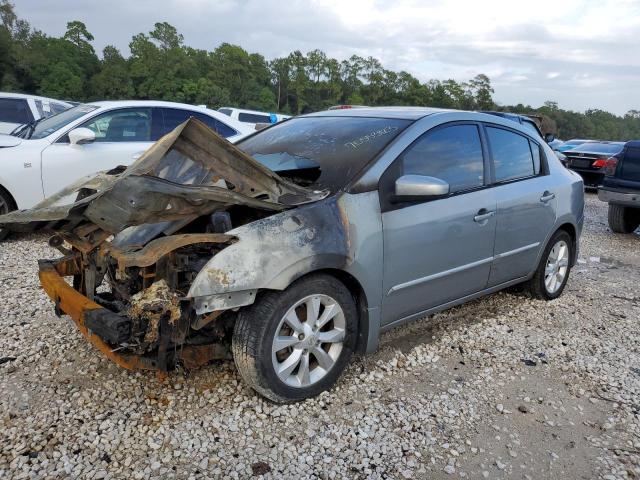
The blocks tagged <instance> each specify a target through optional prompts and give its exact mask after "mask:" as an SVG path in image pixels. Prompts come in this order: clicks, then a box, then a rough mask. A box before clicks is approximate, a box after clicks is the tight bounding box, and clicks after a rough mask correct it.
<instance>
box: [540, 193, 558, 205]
mask: <svg viewBox="0 0 640 480" xmlns="http://www.w3.org/2000/svg"><path fill="white" fill-rule="evenodd" d="M554 198H556V194H555V193H551V192H544V193H543V194H542V196H541V197H540V201H541V202H542V203H547V202H550V201H551V200H553V199H554Z"/></svg>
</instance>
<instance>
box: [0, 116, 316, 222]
mask: <svg viewBox="0 0 640 480" xmlns="http://www.w3.org/2000/svg"><path fill="white" fill-rule="evenodd" d="M327 194H328V192H324V191H315V190H311V189H308V188H305V187H302V186H299V185H296V184H295V183H292V182H290V181H287V180H285V179H283V178H281V177H280V176H278V175H277V174H275V173H274V172H273V171H271V170H269V169H268V168H267V167H265V166H264V165H262V164H261V163H259V162H257V161H256V160H254V159H253V158H252V157H250V156H249V155H247V154H246V153H244V152H243V151H242V150H240V149H239V148H237V147H235V146H234V145H233V144H231V143H229V142H228V141H226V140H224V139H222V138H221V137H220V136H218V135H217V134H216V133H215V132H213V131H212V130H211V129H209V128H208V127H207V126H206V125H205V124H204V123H202V122H200V121H199V120H197V119H193V118H191V119H189V120H187V121H186V122H185V123H183V124H181V125H179V126H178V127H177V128H176V129H175V130H174V131H172V132H171V133H169V134H167V135H166V136H164V137H163V138H161V139H160V140H158V141H157V142H156V143H155V144H154V145H152V146H151V147H150V148H149V150H147V151H146V152H145V154H144V155H143V156H142V157H140V159H138V160H137V161H136V162H135V163H133V164H132V165H131V166H129V167H128V168H126V169H123V168H120V169H115V170H113V171H110V172H102V173H99V174H97V175H95V176H93V177H91V178H85V179H82V180H79V181H77V182H75V183H73V184H71V185H69V186H68V187H66V188H65V189H63V190H62V191H60V192H58V193H57V194H55V195H53V196H51V197H49V198H47V199H45V200H44V201H42V202H40V203H39V204H38V205H36V206H35V207H34V208H32V209H30V210H21V211H15V212H11V213H9V214H6V215H2V216H0V227H6V228H9V229H11V230H21V231H33V230H52V231H58V232H63V233H64V232H74V231H77V230H78V229H80V230H81V231H90V230H92V229H93V230H100V231H101V232H104V233H105V234H117V233H119V232H121V231H123V230H125V229H127V228H128V227H133V226H137V225H149V224H157V225H162V227H163V228H162V229H161V231H162V230H164V229H165V228H166V226H167V225H169V224H171V223H172V222H173V223H175V222H177V223H179V224H180V225H185V224H186V223H189V222H190V221H192V220H194V219H195V218H197V217H199V216H201V215H207V214H210V213H212V212H214V211H216V210H220V209H224V208H226V207H229V206H231V205H245V206H248V207H253V208H256V209H261V210H265V211H273V212H277V211H282V210H285V209H287V208H290V207H294V206H296V205H300V204H304V203H309V202H314V201H317V200H320V199H322V198H324V197H326V196H327Z"/></svg>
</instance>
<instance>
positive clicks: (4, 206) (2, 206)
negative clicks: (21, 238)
mask: <svg viewBox="0 0 640 480" xmlns="http://www.w3.org/2000/svg"><path fill="white" fill-rule="evenodd" d="M15 209H16V206H15V203H14V202H13V199H12V198H11V195H9V192H7V191H6V190H5V189H4V188H2V187H0V215H4V214H5V213H9V212H11V211H13V210H15ZM10 233H11V232H10V231H9V230H7V229H6V228H0V242H1V241H3V240H4V239H6V238H7V237H8V236H9V234H10Z"/></svg>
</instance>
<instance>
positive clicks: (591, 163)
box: [564, 142, 624, 188]
mask: <svg viewBox="0 0 640 480" xmlns="http://www.w3.org/2000/svg"><path fill="white" fill-rule="evenodd" d="M623 146H624V142H587V143H583V144H582V145H579V146H577V147H576V148H574V149H572V150H567V151H565V152H564V154H565V155H566V157H567V159H566V162H565V164H566V166H567V168H570V169H571V170H574V171H575V172H577V173H579V174H580V175H581V176H582V178H583V180H584V184H585V186H586V187H591V188H596V187H597V186H598V185H600V183H601V182H602V178H603V177H604V166H605V165H606V163H607V159H609V157H611V156H613V155H615V154H616V153H618V152H620V151H621V150H622V147H623Z"/></svg>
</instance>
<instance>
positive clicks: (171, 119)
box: [162, 108, 193, 135]
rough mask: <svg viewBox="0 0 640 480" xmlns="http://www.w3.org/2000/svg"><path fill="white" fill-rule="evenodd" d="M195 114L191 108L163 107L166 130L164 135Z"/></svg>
mask: <svg viewBox="0 0 640 480" xmlns="http://www.w3.org/2000/svg"><path fill="white" fill-rule="evenodd" d="M191 116H193V113H192V112H190V111H189V110H180V109H178V108H163V109H162V117H163V118H164V131H163V132H162V134H163V135H166V134H167V133H169V132H170V131H172V130H173V129H174V128H176V127H177V126H178V125H180V124H181V123H183V122H186V121H187V120H189V117H191Z"/></svg>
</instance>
